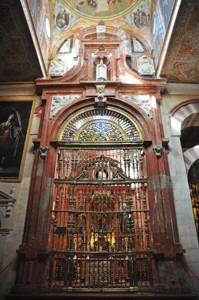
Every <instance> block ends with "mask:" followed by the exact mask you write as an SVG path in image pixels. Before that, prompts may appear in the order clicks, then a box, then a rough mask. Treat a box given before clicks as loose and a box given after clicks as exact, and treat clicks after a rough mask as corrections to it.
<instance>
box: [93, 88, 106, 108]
mask: <svg viewBox="0 0 199 300" xmlns="http://www.w3.org/2000/svg"><path fill="white" fill-rule="evenodd" d="M96 91H97V98H96V99H95V102H96V103H97V105H98V106H103V105H105V103H106V98H104V94H105V85H96Z"/></svg>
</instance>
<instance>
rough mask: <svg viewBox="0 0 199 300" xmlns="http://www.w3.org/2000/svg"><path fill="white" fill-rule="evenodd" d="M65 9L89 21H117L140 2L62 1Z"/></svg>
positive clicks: (115, 0)
mask: <svg viewBox="0 0 199 300" xmlns="http://www.w3.org/2000/svg"><path fill="white" fill-rule="evenodd" d="M64 1H65V5H66V7H68V9H70V10H71V11H73V12H75V13H76V14H78V15H79V16H81V17H83V18H86V19H91V20H94V19H95V20H107V19H108V20H110V19H117V18H119V17H121V16H122V15H124V14H127V13H128V12H130V11H132V10H133V9H134V8H135V7H136V6H137V5H138V4H139V3H140V1H141V0H64Z"/></svg>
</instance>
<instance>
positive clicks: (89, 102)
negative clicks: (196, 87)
mask: <svg viewBox="0 0 199 300" xmlns="http://www.w3.org/2000/svg"><path fill="white" fill-rule="evenodd" d="M93 100H94V99H93V98H89V99H86V100H85V98H74V99H73V100H71V101H70V102H69V103H67V104H66V105H65V106H63V107H62V108H61V109H60V110H59V111H57V113H56V114H55V116H54V117H53V118H52V120H51V122H50V126H49V131H48V136H49V138H50V140H51V139H57V137H58V133H59V130H60V128H61V127H62V126H63V124H64V123H65V121H66V120H67V119H68V118H69V117H71V116H72V115H73V114H75V113H76V112H78V111H79V110H81V109H89V108H90V107H94V101H93ZM107 105H108V106H110V107H113V108H114V109H120V110H122V111H123V113H124V114H125V113H127V114H129V115H130V116H131V117H132V118H133V119H134V120H135V122H136V123H137V124H138V127H139V128H140V129H141V131H142V138H143V139H144V140H152V139H153V134H152V128H153V121H152V120H150V119H149V117H148V116H147V114H146V112H145V111H144V110H143V109H142V108H140V107H139V106H138V105H136V104H135V103H133V102H132V101H129V100H125V102H124V100H123V99H122V100H119V99H117V100H116V99H108V100H107Z"/></svg>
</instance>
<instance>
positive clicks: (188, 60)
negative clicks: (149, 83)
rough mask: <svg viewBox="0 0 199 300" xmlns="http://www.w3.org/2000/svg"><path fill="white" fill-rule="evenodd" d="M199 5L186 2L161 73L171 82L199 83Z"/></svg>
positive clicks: (192, 0)
mask: <svg viewBox="0 0 199 300" xmlns="http://www.w3.org/2000/svg"><path fill="white" fill-rule="evenodd" d="M198 57H199V3H198V0H189V1H184V2H183V5H182V7H181V9H180V11H179V14H178V19H177V25H176V29H175V31H174V33H173V36H172V40H171V45H170V49H169V51H168V55H167V58H166V61H165V65H164V67H163V70H162V72H161V75H162V76H165V77H167V78H168V80H169V81H181V82H199V60H198Z"/></svg>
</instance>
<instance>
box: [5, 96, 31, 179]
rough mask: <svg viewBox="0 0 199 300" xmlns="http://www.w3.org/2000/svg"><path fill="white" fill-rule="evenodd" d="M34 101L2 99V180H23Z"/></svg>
mask: <svg viewBox="0 0 199 300" xmlns="http://www.w3.org/2000/svg"><path fill="white" fill-rule="evenodd" d="M33 109H34V102H33V101H14V100H13V101H0V181H21V179H22V173H23V166H24V161H25V156H26V150H27V144H28V137H29V132H30V124H31V121H32V116H33Z"/></svg>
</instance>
